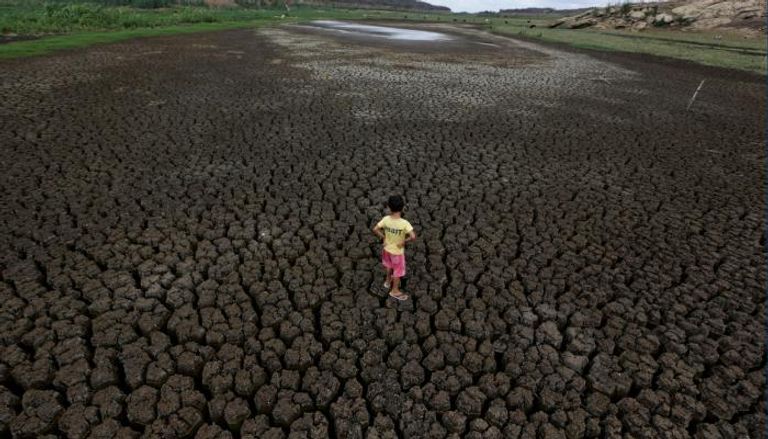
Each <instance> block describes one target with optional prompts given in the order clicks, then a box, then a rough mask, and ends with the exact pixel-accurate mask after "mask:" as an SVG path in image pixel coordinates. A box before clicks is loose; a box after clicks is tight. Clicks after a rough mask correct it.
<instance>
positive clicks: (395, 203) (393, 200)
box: [387, 195, 405, 213]
mask: <svg viewBox="0 0 768 439" xmlns="http://www.w3.org/2000/svg"><path fill="white" fill-rule="evenodd" d="M404 206H405V202H404V201H403V197H401V196H400V195H392V196H391V197H389V200H387V207H389V210H390V211H392V213H395V212H402V211H403V207H404Z"/></svg>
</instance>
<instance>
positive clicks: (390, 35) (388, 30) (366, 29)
mask: <svg viewBox="0 0 768 439" xmlns="http://www.w3.org/2000/svg"><path fill="white" fill-rule="evenodd" d="M312 24H313V25H315V26H317V27H322V28H326V29H334V30H337V31H340V32H345V33H353V34H362V35H365V36H372V37H380V38H386V39H389V40H401V41H449V40H452V39H453V38H452V37H450V36H448V35H446V34H443V33H440V32H430V31H425V30H415V29H404V28H400V27H388V26H371V25H367V24H357V23H345V22H342V21H334V20H315V21H313V22H312Z"/></svg>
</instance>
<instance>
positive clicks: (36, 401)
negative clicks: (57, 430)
mask: <svg viewBox="0 0 768 439" xmlns="http://www.w3.org/2000/svg"><path fill="white" fill-rule="evenodd" d="M60 401H61V395H59V394H58V393H57V392H54V391H52V390H28V391H26V392H24V396H23V398H22V401H21V405H22V412H21V413H19V415H18V416H16V417H15V418H14V419H13V421H11V424H10V427H11V433H12V434H13V436H14V437H38V436H40V435H43V434H45V433H48V432H50V431H51V430H52V429H53V427H54V424H55V422H56V420H57V418H58V417H59V415H61V414H62V412H63V411H64V408H63V407H62V405H61V403H60Z"/></svg>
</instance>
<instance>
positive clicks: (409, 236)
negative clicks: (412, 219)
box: [399, 230, 416, 248]
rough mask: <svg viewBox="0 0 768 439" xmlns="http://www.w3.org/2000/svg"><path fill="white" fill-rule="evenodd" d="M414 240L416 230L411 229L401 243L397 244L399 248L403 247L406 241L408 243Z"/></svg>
mask: <svg viewBox="0 0 768 439" xmlns="http://www.w3.org/2000/svg"><path fill="white" fill-rule="evenodd" d="M415 240H416V232H415V231H413V230H411V232H410V233H408V237H407V238H406V239H405V241H403V242H401V243H400V244H399V247H400V248H403V247H405V244H406V243H408V242H413V241H415Z"/></svg>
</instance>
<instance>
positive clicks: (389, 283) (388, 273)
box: [384, 268, 394, 285]
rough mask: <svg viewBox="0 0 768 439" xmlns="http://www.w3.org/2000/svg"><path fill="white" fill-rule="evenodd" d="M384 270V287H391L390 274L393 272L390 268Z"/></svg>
mask: <svg viewBox="0 0 768 439" xmlns="http://www.w3.org/2000/svg"><path fill="white" fill-rule="evenodd" d="M385 270H386V271H387V278H386V280H385V281H384V285H392V272H393V271H394V270H392V269H391V268H385Z"/></svg>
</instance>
